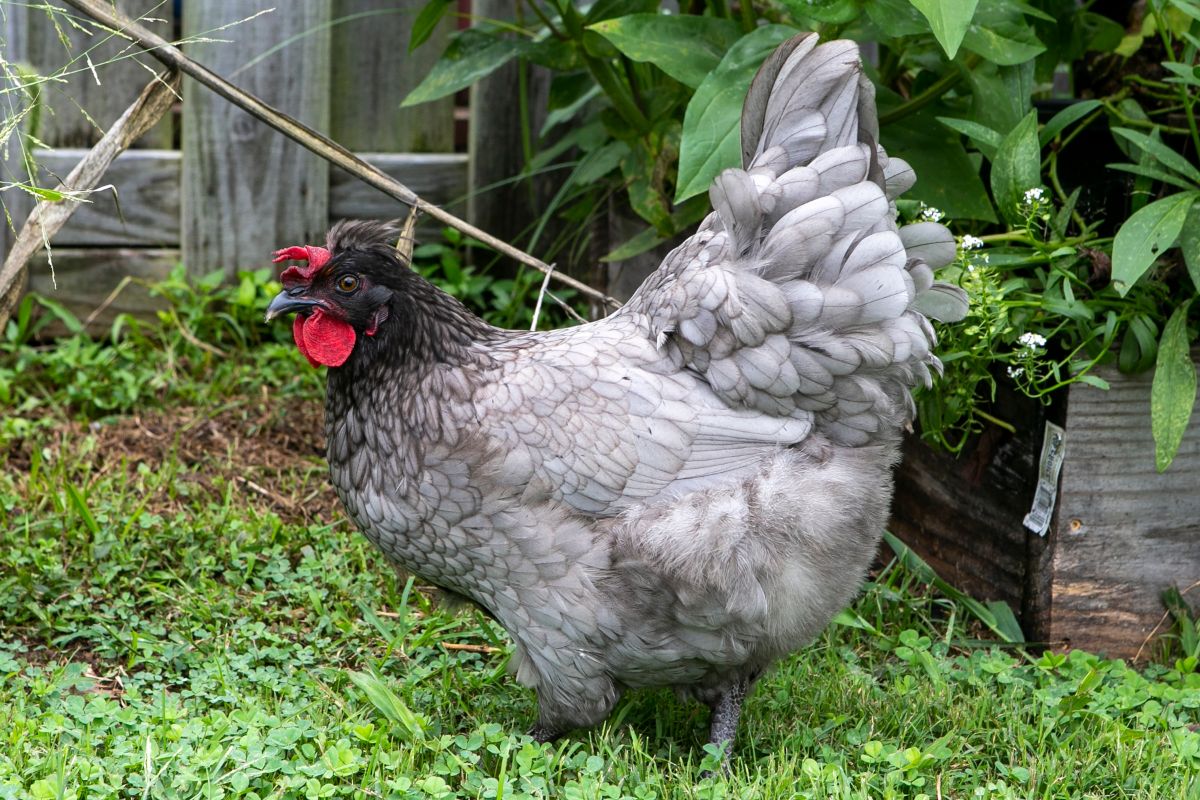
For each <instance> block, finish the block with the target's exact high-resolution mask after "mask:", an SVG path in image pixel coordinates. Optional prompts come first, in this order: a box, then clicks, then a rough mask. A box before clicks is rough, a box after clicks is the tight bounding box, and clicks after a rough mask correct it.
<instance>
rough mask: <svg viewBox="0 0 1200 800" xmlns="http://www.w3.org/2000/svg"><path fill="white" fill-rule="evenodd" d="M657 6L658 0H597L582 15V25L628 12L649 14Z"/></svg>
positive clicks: (568, 1)
mask: <svg viewBox="0 0 1200 800" xmlns="http://www.w3.org/2000/svg"><path fill="white" fill-rule="evenodd" d="M562 4H563V6H564V7H565V6H570V5H572V0H563V3H562ZM657 8H658V0H597V1H596V2H595V3H593V4H592V7H591V8H589V9H588V12H587V15H586V16H585V17H583V20H582V22H583V24H584V25H592V24H594V23H597V22H600V21H602V20H606V19H612V18H613V17H627V16H629V15H630V14H650V13H653V12H654V11H655V10H656V9H657Z"/></svg>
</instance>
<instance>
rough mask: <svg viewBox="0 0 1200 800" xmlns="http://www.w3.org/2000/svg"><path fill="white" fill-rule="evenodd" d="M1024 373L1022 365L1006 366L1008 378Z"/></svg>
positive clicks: (1017, 376)
mask: <svg viewBox="0 0 1200 800" xmlns="http://www.w3.org/2000/svg"><path fill="white" fill-rule="evenodd" d="M1024 374H1025V368H1024V367H1009V368H1008V377H1010V378H1019V377H1021V376H1022V375H1024Z"/></svg>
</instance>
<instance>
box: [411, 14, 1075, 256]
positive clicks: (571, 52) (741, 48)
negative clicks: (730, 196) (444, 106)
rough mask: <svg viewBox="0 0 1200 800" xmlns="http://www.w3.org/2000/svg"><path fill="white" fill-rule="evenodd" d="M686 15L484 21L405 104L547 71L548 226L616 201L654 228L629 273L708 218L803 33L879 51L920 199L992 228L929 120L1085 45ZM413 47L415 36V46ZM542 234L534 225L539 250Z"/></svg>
mask: <svg viewBox="0 0 1200 800" xmlns="http://www.w3.org/2000/svg"><path fill="white" fill-rule="evenodd" d="M448 5H449V4H447V3H445V2H444V0H431V2H430V3H429V4H427V5H426V7H425V9H424V11H423V12H422V17H423V18H425V17H428V18H432V16H433V15H435V14H440V13H444V12H445V11H446V10H447V8H448ZM977 5H978V8H976V6H977ZM1051 5H1056V6H1058V5H1064V4H1063V3H1051ZM1056 10H1057V11H1059V12H1061V16H1063V17H1065V22H1077V23H1080V24H1083V25H1087V24H1089V23H1094V21H1095V19H1099V18H1097V17H1095V15H1091V14H1089V13H1087V12H1085V11H1082V10H1078V9H1076V8H1075V7H1074V4H1065V7H1064V8H1062V9H1057V8H1056ZM681 11H682V12H683V13H678V14H675V13H669V12H668V11H667V10H665V9H663V8H662V7H661V6H660V3H659V2H658V0H619V1H618V0H614V1H613V2H600V3H595V4H593V5H591V6H590V7H586V8H583V7H578V6H576V4H574V3H572V2H569V1H568V0H549V1H548V2H538V0H531V2H529V3H524V4H521V5H520V6H519V16H518V18H517V19H516V20H515V21H514V22H513V23H507V22H506V23H503V24H501V23H497V22H494V21H486V20H480V21H478V23H477V24H476V26H475V27H472V28H470V29H467V30H464V31H461V32H460V33H459V34H457V36H456V37H455V38H454V39H453V40H452V41H451V43H450V45H449V46H448V48H447V50H446V52H445V53H444V55H443V57H442V59H441V60H440V61H439V62H438V63H437V64H436V65H435V67H434V68H433V70H432V71H431V72H430V74H429V75H428V76H427V78H426V79H425V81H424V82H422V83H421V84H420V85H419V86H418V87H417V88H416V89H414V90H413V92H412V93H411V94H410V95H409V96H408V98H406V99H405V101H404V102H405V104H413V103H420V102H424V101H427V100H432V99H435V98H437V97H442V96H445V95H447V94H449V93H452V92H454V91H457V90H458V89H461V88H463V87H465V86H468V85H470V84H471V83H473V82H474V81H476V80H478V79H479V78H480V77H483V76H485V75H487V74H488V73H490V72H491V71H492V70H494V69H496V68H498V67H499V66H500V65H502V64H504V63H507V62H508V61H510V60H512V59H519V60H521V61H522V62H523V63H525V64H537V65H540V66H543V67H547V68H549V69H551V70H552V71H553V72H554V79H553V82H552V84H551V90H550V99H549V108H548V112H549V113H548V116H547V118H546V123H545V125H544V127H543V128H542V130H541V131H540V132H538V135H540V136H547V135H553V134H554V133H555V131H556V129H558V128H560V126H564V125H565V124H566V123H568V122H571V123H573V126H572V127H571V128H570V129H569V130H568V131H567V132H566V133H565V134H564V135H562V136H560V137H558V138H557V140H556V141H553V142H552V143H549V144H548V146H547V147H546V148H543V150H542V152H540V153H539V154H538V155H537V156H533V155H532V151H531V152H530V154H529V163H528V169H527V171H528V172H530V173H533V172H535V171H537V170H539V169H541V168H544V167H545V166H546V165H547V164H548V163H550V161H551V160H552V159H558V158H563V157H566V158H568V159H569V160H568V162H567V163H568V165H569V166H570V167H571V172H570V174H569V175H568V177H567V178H566V179H565V180H564V182H563V185H562V187H561V190H560V191H559V193H558V196H557V197H556V198H555V200H554V202H552V203H551V204H550V207H549V208H547V209H546V211H545V214H546V215H550V214H553V213H556V212H558V210H559V208H562V209H564V213H566V214H567V215H568V216H572V215H573V218H580V217H585V216H587V215H588V214H594V213H600V211H602V210H603V208H604V200H605V199H606V198H608V197H609V196H610V195H611V194H612V193H613V192H614V191H620V192H622V193H623V195H624V198H625V202H626V205H627V207H628V208H629V209H630V210H631V211H632V212H633V213H634V214H636V215H637V216H638V217H639V218H641V219H642V220H643V221H644V222H646V223H648V226H649V227H648V228H646V229H645V230H644V231H643V233H641V234H639V235H637V236H635V237H633V239H631V240H629V241H627V242H624V243H621V244H620V246H618V247H617V248H616V249H615V250H614V251H612V252H610V253H609V254H608V256H607V258H608V259H610V260H621V259H624V258H628V257H631V256H633V255H636V254H637V253H638V252H642V251H644V250H647V249H649V248H651V247H653V246H655V245H656V244H658V243H660V242H662V241H665V240H667V239H670V238H672V237H673V236H675V235H677V234H679V233H680V232H681V231H684V230H686V229H687V228H688V227H690V226H691V225H693V224H695V223H696V222H697V221H698V220H699V219H700V217H701V216H702V215H703V214H704V213H705V212H706V210H707V204H706V203H705V201H704V198H703V193H704V192H705V191H706V190H707V188H708V185H709V183H710V182H711V180H712V178H713V177H714V176H715V175H716V174H717V173H718V172H720V170H722V169H724V168H726V167H730V166H733V165H734V164H736V163H737V162H738V161H739V160H740V145H739V141H738V119H739V115H740V112H741V103H742V98H743V97H744V95H745V92H746V89H747V87H748V86H749V83H750V80H751V78H752V77H753V75H754V72H755V70H756V69H757V67H758V65H759V63H761V61H762V60H763V59H764V58H765V57H766V55H767V54H769V53H770V52H771V51H772V50H773V49H774V47H775V46H776V45H778V44H779V43H780V42H782V41H783V40H785V39H787V38H789V37H791V36H793V35H795V34H796V33H797V32H799V31H800V30H807V29H816V30H819V31H820V32H821V33H822V35H823V36H826V37H835V36H849V37H853V38H856V39H861V40H872V41H877V42H878V43H879V58H878V68H877V69H875V70H874V71H873V77H875V78H876V81H877V83H878V84H879V86H880V105H881V110H882V116H881V122H882V123H883V125H884V128H883V138H884V143H885V144H887V145H889V146H896V145H898V149H899V150H901V151H902V152H903V153H904V155H905V157H906V158H907V159H909V160H910V161H911V162H912V163H913V164H914V166H915V167H916V168H917V170H918V173H919V174H921V175H923V176H924V177H925V180H923V181H922V184H921V185H920V186H918V188H917V189H916V194H915V196H916V197H917V198H918V199H922V200H925V201H926V202H929V203H930V204H933V205H937V206H938V207H940V208H942V209H944V210H945V211H946V212H947V213H949V214H950V215H951V216H954V217H960V218H976V219H982V220H993V219H995V214H994V211H993V209H992V207H991V204H990V203H989V201H988V197H987V193H986V190H985V188H984V184H983V183H982V182H981V180H980V178H979V176H978V170H977V169H976V168H975V166H974V165H972V163H971V162H970V160H969V158H968V156H967V152H966V151H965V150H964V149H963V146H962V144H961V143H960V142H959V141H958V140H957V138H956V137H954V136H953V135H951V134H950V132H949V131H945V129H943V128H941V126H939V125H938V123H937V122H936V120H934V119H933V118H932V117H931V116H930V112H929V107H930V106H931V105H932V104H933V103H935V102H937V101H939V100H940V99H941V98H943V96H944V95H946V94H947V93H948V92H950V90H951V89H953V88H954V87H956V86H958V85H959V84H961V83H963V82H964V80H963V79H964V77H965V76H967V75H970V76H972V77H977V78H978V80H972V81H969V82H967V85H968V87H969V91H968V92H966V93H964V94H962V95H961V96H960V101H961V105H962V106H963V107H964V109H965V110H967V111H968V113H969V114H973V115H974V116H976V117H978V118H979V119H980V120H982V121H984V122H995V121H996V118H997V114H996V113H995V112H994V111H991V110H989V109H992V107H994V106H995V104H996V101H995V98H996V95H997V92H996V90H997V88H998V87H999V86H1000V85H1001V84H1003V83H1004V82H1006V81H1008V82H1012V81H1018V82H1020V81H1023V82H1025V83H1027V84H1028V83H1032V79H1033V73H1034V61H1033V60H1032V59H1035V58H1037V59H1039V60H1038V62H1037V64H1038V66H1039V69H1041V70H1042V71H1047V70H1052V69H1053V66H1054V65H1055V64H1057V63H1058V62H1059V61H1060V60H1063V59H1064V58H1065V59H1070V58H1073V57H1075V56H1076V55H1078V54H1079V53H1082V52H1083V51H1084V50H1085V49H1086V48H1087V46H1088V43H1086V42H1082V43H1081V42H1078V41H1076V40H1075V39H1071V40H1070V41H1067V42H1058V41H1057V40H1055V41H1054V44H1055V46H1054V47H1049V46H1047V45H1046V44H1043V42H1042V41H1041V40H1039V38H1038V35H1037V32H1036V31H1035V26H1034V23H1038V24H1042V23H1045V22H1046V21H1047V20H1051V21H1053V20H1054V19H1055V18H1054V17H1051V16H1050V15H1049V14H1047V13H1046V12H1044V11H1042V10H1040V9H1039V8H1037V7H1035V6H1033V5H1030V4H1026V3H1017V2H1012V1H1011V0H982V2H979V3H978V4H977V3H976V2H974V0H972V1H971V2H964V1H963V0H955V2H947V3H924V2H918V3H913V4H911V5H910V3H908V2H906V0H884V2H872V3H866V2H857V1H855V0H820V1H816V2H800V1H799V0H784V1H782V2H768V3H765V4H761V5H753V4H750V3H741V4H739V5H736V6H735V5H730V4H727V3H726V2H724V0H704V1H703V2H693V3H690V4H685V6H684V7H683V8H682V9H681ZM422 30H423V28H422ZM419 42H420V37H419V36H418V35H417V34H416V33H414V39H413V43H414V45H415V44H419ZM960 48H961V50H962V51H963V52H964V53H965V55H963V54H960V52H959V51H960ZM1047 65H1048V66H1047ZM1016 103H1017V105H1016V106H1015V107H1014V111H1015V112H1020V113H1019V114H1017V113H1013V114H1010V115H1009V116H1013V117H1014V121H1015V119H1019V118H1020V117H1021V116H1023V115H1024V113H1025V112H1026V111H1028V108H1029V97H1028V92H1026V93H1025V96H1024V97H1019V98H1017V100H1016ZM1006 127H1008V126H1006ZM930 129H933V135H930ZM543 221H544V220H543ZM542 227H543V225H541V224H539V225H538V226H537V228H536V231H535V235H534V237H533V238H534V240H535V241H534V244H535V245H536V239H537V234H538V233H540V231H541V230H542Z"/></svg>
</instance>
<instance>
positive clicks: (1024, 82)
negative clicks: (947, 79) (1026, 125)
mask: <svg viewBox="0 0 1200 800" xmlns="http://www.w3.org/2000/svg"><path fill="white" fill-rule="evenodd" d="M1033 73H1034V63H1033V62H1032V61H1029V62H1026V63H1024V64H1017V65H1016V66H1012V67H998V66H996V65H995V64H989V63H983V64H980V65H978V66H977V67H975V69H973V70H971V71H970V72H968V73H967V81H968V83H970V85H971V113H970V115H969V117H970V119H972V120H974V121H975V122H978V123H980V124H981V125H986V126H987V127H989V128H991V129H992V130H994V131H1011V130H1012V129H1013V128H1014V127H1016V125H1017V123H1018V122H1020V121H1021V120H1022V119H1024V118H1025V115H1026V114H1028V113H1029V112H1030V110H1031V109H1032V108H1033V103H1032V102H1031V100H1030V98H1031V97H1032V95H1033V91H1034V85H1035V80H1034V74H1033Z"/></svg>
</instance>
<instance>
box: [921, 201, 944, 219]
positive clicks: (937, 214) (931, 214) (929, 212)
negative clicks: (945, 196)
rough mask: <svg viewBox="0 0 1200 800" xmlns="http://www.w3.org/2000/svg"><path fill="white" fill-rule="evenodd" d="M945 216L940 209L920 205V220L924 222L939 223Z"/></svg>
mask: <svg viewBox="0 0 1200 800" xmlns="http://www.w3.org/2000/svg"><path fill="white" fill-rule="evenodd" d="M944 216H946V215H945V214H944V213H943V212H942V210H941V209H940V208H934V207H933V206H927V205H925V204H924V203H922V204H921V219H922V221H924V222H941V221H942V217H944Z"/></svg>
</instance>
